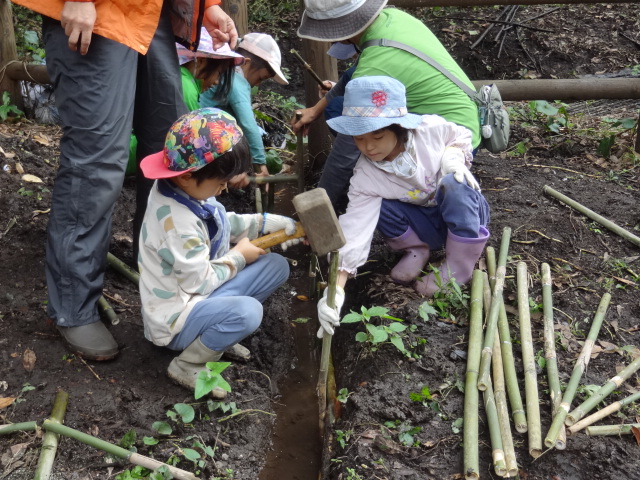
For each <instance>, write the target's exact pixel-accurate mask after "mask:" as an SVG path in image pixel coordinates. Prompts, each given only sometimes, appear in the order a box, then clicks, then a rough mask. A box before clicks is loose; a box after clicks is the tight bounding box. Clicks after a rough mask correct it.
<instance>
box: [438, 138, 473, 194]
mask: <svg viewBox="0 0 640 480" xmlns="http://www.w3.org/2000/svg"><path fill="white" fill-rule="evenodd" d="M440 171H441V172H442V176H443V177H444V176H445V175H448V174H450V173H453V178H455V179H456V181H457V182H458V183H463V182H464V181H465V180H466V181H467V184H468V185H469V186H470V187H471V188H473V189H474V190H478V191H480V184H478V181H477V180H476V179H475V177H474V176H473V174H472V173H471V171H470V170H469V169H468V168H467V166H466V165H465V164H464V153H462V150H460V149H459V148H447V149H445V152H444V155H443V156H442V165H441V167H440Z"/></svg>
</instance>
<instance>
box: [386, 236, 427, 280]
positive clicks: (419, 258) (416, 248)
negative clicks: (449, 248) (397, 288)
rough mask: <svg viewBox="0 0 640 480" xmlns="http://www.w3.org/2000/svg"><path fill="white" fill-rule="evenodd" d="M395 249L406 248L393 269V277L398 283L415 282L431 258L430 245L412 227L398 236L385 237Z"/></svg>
mask: <svg viewBox="0 0 640 480" xmlns="http://www.w3.org/2000/svg"><path fill="white" fill-rule="evenodd" d="M385 241H386V242H387V244H388V245H389V246H390V247H391V248H392V249H393V250H400V251H402V250H404V256H403V257H402V258H401V259H400V261H399V262H398V263H397V264H396V266H395V267H393V269H392V270H391V278H392V279H393V281H394V282H396V283H401V284H404V285H409V284H411V282H413V281H414V280H415V279H416V278H417V277H418V275H420V272H421V271H422V269H423V268H424V266H425V265H426V263H427V261H428V260H429V245H427V244H426V243H424V242H423V241H422V240H420V238H419V237H418V235H417V234H416V232H414V231H413V230H412V229H411V227H409V228H408V229H407V231H406V232H404V233H403V234H402V235H400V236H399V237H396V238H385Z"/></svg>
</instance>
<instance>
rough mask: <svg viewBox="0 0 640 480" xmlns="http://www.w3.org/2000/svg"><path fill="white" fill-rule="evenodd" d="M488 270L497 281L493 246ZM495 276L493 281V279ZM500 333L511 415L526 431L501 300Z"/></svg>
mask: <svg viewBox="0 0 640 480" xmlns="http://www.w3.org/2000/svg"><path fill="white" fill-rule="evenodd" d="M486 259H487V270H488V271H489V281H490V283H491V284H493V282H495V270H496V256H495V250H494V249H493V247H487V249H486ZM491 277H493V281H492V280H491ZM498 334H499V335H500V350H501V352H502V368H503V369H504V379H505V382H506V383H507V394H508V396H509V404H510V405H511V417H512V418H513V423H514V425H515V428H516V432H518V433H525V432H526V431H527V416H526V414H525V411H524V405H523V404H522V396H521V395H520V386H519V385H518V374H517V373H516V363H515V361H514V360H513V344H512V343H511V332H510V331H509V320H508V318H507V310H506V309H505V307H504V301H502V302H501V305H500V312H499V314H498Z"/></svg>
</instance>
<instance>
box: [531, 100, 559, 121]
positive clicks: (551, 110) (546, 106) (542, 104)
mask: <svg viewBox="0 0 640 480" xmlns="http://www.w3.org/2000/svg"><path fill="white" fill-rule="evenodd" d="M535 104H536V111H537V112H539V113H542V114H544V115H548V116H550V117H551V116H553V115H557V114H558V109H557V108H556V107H554V106H553V105H551V104H550V103H549V102H547V101H546V100H536V101H535Z"/></svg>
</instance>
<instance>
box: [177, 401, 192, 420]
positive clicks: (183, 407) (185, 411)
mask: <svg viewBox="0 0 640 480" xmlns="http://www.w3.org/2000/svg"><path fill="white" fill-rule="evenodd" d="M173 408H175V409H176V412H178V414H179V415H180V416H181V417H182V423H191V422H192V421H193V419H194V418H195V416H196V412H195V410H194V409H193V407H192V406H191V405H187V404H186V403H176V404H175V405H174V406H173Z"/></svg>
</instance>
